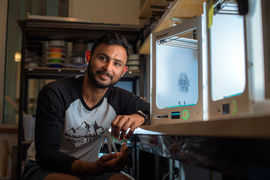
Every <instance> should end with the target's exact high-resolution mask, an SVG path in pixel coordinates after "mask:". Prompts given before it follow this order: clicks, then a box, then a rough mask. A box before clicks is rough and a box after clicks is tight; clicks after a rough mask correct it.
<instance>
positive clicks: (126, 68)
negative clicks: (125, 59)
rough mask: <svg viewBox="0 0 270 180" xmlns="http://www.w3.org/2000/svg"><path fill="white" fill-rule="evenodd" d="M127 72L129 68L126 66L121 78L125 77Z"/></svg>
mask: <svg viewBox="0 0 270 180" xmlns="http://www.w3.org/2000/svg"><path fill="white" fill-rule="evenodd" d="M127 70H128V67H127V66H125V67H124V70H123V73H122V76H121V77H123V76H124V75H125V73H126V72H127Z"/></svg>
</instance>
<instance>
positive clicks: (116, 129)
mask: <svg viewBox="0 0 270 180" xmlns="http://www.w3.org/2000/svg"><path fill="white" fill-rule="evenodd" d="M119 92H120V93H119V94H120V101H119V106H120V109H123V110H122V111H121V114H122V115H118V116H117V117H116V118H115V119H114V120H113V122H112V123H111V126H112V133H113V134H114V136H115V138H116V139H118V137H119V135H120V134H121V135H120V137H119V139H120V140H122V139H123V138H125V139H128V138H129V137H130V136H131V135H132V134H133V132H134V131H135V129H136V128H137V127H139V126H141V125H143V124H149V112H150V104H149V103H148V102H146V101H145V100H143V99H142V98H140V97H138V96H136V95H134V94H133V93H130V92H128V91H125V90H122V91H120V90H119ZM139 111H141V112H143V114H144V115H145V116H146V117H144V116H142V115H140V113H138V112H139ZM145 120H146V123H145ZM127 131H128V133H127ZM126 133H127V134H126Z"/></svg>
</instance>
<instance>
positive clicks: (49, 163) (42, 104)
mask: <svg viewBox="0 0 270 180" xmlns="http://www.w3.org/2000/svg"><path fill="white" fill-rule="evenodd" d="M61 101H62V100H61V98H59V93H57V92H56V89H52V88H51V87H50V86H45V87H44V88H43V89H42V90H41V91H40V93H39V96H38V105H37V113H36V124H35V149H36V161H37V163H38V164H39V165H40V166H41V167H42V168H43V169H46V170H51V171H55V172H63V173H69V171H70V167H71V165H72V163H73V162H74V161H75V160H76V158H75V157H72V156H69V155H67V154H64V153H62V152H60V151H59V148H60V143H61V139H62V126H63V123H64V112H65V107H64V105H63V104H64V103H63V102H61Z"/></svg>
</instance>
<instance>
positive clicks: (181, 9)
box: [139, 0, 206, 54]
mask: <svg viewBox="0 0 270 180" xmlns="http://www.w3.org/2000/svg"><path fill="white" fill-rule="evenodd" d="M205 1H206V0H175V1H174V3H173V4H172V5H171V6H170V8H169V9H168V10H167V11H166V12H165V13H164V15H163V16H162V18H161V20H160V21H159V23H158V24H157V25H156V27H155V28H154V29H153V31H152V33H155V32H158V31H161V30H163V29H166V28H169V27H170V26H172V25H173V24H174V21H172V20H171V18H192V17H194V16H200V15H201V14H203V3H204V2H205ZM139 54H150V36H148V38H147V39H146V40H145V42H144V43H143V45H142V46H141V48H140V50H139Z"/></svg>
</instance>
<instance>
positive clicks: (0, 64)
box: [0, 0, 18, 153]
mask: <svg viewBox="0 0 270 180" xmlns="http://www.w3.org/2000/svg"><path fill="white" fill-rule="evenodd" d="M7 6H8V0H0V128H10V127H11V126H9V125H2V121H3V97H4V68H5V51H6V24H7ZM12 127H14V126H12ZM0 139H6V140H8V141H9V152H10V153H11V150H12V146H15V145H17V139H18V136H17V134H9V133H0Z"/></svg>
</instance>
